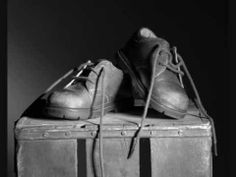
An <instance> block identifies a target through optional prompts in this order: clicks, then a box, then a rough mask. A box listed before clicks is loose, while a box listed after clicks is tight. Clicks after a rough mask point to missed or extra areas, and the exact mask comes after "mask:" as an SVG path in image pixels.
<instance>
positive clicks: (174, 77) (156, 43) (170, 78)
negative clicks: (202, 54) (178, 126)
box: [117, 28, 189, 119]
mask: <svg viewBox="0 0 236 177" xmlns="http://www.w3.org/2000/svg"><path fill="white" fill-rule="evenodd" d="M175 54H176V53H175V51H172V50H171V49H170V47H169V43H168V42H167V41H166V40H164V39H162V38H159V37H157V36H156V35H155V34H154V33H153V32H152V31H151V30H150V29H148V28H141V29H139V30H138V31H137V32H135V33H134V34H133V36H132V37H131V38H130V39H129V40H128V41H127V43H126V44H125V46H124V47H123V48H122V49H120V50H119V51H118V52H117V55H118V57H117V63H118V65H119V67H121V68H122V69H123V71H124V72H125V73H128V74H129V75H130V77H131V79H132V86H133V90H134V97H135V98H137V99H140V98H141V99H143V100H145V101H146V98H147V95H148V91H149V88H150V87H151V85H152V87H153V88H152V94H151V98H150V106H151V107H152V108H153V109H155V110H157V111H158V112H161V113H164V114H165V115H168V116H170V117H173V118H177V119H180V118H183V117H184V116H185V114H186V113H187V109H188V105H189V98H188V96H187V94H186V92H185V89H184V87H183V83H182V75H183V72H182V71H181V70H180V67H179V65H178V64H179V63H178V59H177V54H176V55H175ZM152 82H153V83H152Z"/></svg>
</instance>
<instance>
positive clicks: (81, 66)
mask: <svg viewBox="0 0 236 177" xmlns="http://www.w3.org/2000/svg"><path fill="white" fill-rule="evenodd" d="M93 65H94V63H92V62H91V61H90V60H88V61H87V62H86V63H84V64H81V65H80V67H77V68H74V69H71V70H69V71H68V72H67V73H66V74H64V75H63V76H61V77H60V78H59V79H58V80H56V81H55V82H54V83H53V84H51V85H50V86H49V87H48V88H47V89H46V91H45V92H44V93H43V94H42V96H43V95H45V94H46V93H48V92H50V91H51V90H52V89H53V88H54V87H56V86H57V85H58V84H59V83H60V82H62V81H63V80H64V79H66V78H67V77H68V76H70V75H71V74H72V73H74V72H78V73H77V74H76V76H74V77H73V79H72V80H71V81H70V82H69V83H68V84H66V86H65V87H64V88H67V87H69V86H70V85H72V84H73V82H74V81H76V80H87V81H89V82H92V81H91V80H90V79H89V78H88V77H83V76H80V75H81V74H82V72H83V70H85V69H88V70H91V71H92V72H94V73H95V74H96V75H97V76H98V77H99V76H101V75H102V104H101V117H100V122H99V163H100V171H101V177H104V157H103V117H104V106H105V79H104V77H105V69H104V67H103V66H102V68H101V69H100V71H99V73H97V72H96V71H95V70H94V69H93V68H91V67H90V66H93ZM92 83H93V82H92Z"/></svg>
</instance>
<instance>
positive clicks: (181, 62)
mask: <svg viewBox="0 0 236 177" xmlns="http://www.w3.org/2000/svg"><path fill="white" fill-rule="evenodd" d="M161 51H162V50H161V49H159V48H158V49H157V55H156V58H155V60H154V63H153V68H152V77H151V84H150V87H149V91H148V96H147V99H146V104H145V107H144V112H143V115H142V119H141V123H140V126H139V127H138V130H137V132H136V133H135V135H134V137H133V139H132V142H131V148H130V151H129V154H128V158H131V156H132V154H133V152H134V150H135V147H136V144H137V142H138V140H139V138H140V134H141V131H142V129H143V126H144V121H145V119H146V116H147V112H148V107H149V104H150V100H151V95H152V90H153V86H154V81H155V78H156V77H158V76H159V75H160V74H161V73H162V72H159V73H158V74H157V75H155V74H156V64H157V62H158V58H159V56H160V52H161ZM173 51H174V55H175V61H176V63H177V64H173V58H172V55H171V53H170V52H167V51H166V52H167V53H168V54H169V55H170V60H169V61H168V63H167V64H165V63H160V64H162V65H163V66H165V67H166V68H168V69H170V70H171V71H173V72H176V73H178V74H179V79H180V82H181V85H182V86H183V83H182V75H184V73H183V72H182V71H181V70H180V66H183V69H184V71H185V73H186V75H187V77H188V79H189V81H190V83H191V86H192V88H193V91H194V93H195V96H196V100H195V101H196V104H197V106H198V108H199V109H200V111H201V112H202V114H203V115H204V116H205V117H206V118H208V120H209V121H210V124H211V127H212V139H213V144H214V149H213V151H214V154H215V156H217V138H216V132H215V125H214V120H213V119H212V117H210V116H209V115H208V114H207V112H206V110H205V108H204V107H203V104H202V102H201V99H200V96H199V93H198V91H197V89H196V86H195V84H194V82H193V79H192V77H191V75H190V73H189V71H188V69H187V67H186V65H185V63H184V60H183V58H182V57H181V56H180V55H179V54H178V53H177V48H176V47H173ZM178 60H179V61H178Z"/></svg>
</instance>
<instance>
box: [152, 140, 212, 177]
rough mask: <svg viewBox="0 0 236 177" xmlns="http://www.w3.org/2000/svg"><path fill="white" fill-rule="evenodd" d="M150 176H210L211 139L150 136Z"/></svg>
mask: <svg viewBox="0 0 236 177" xmlns="http://www.w3.org/2000/svg"><path fill="white" fill-rule="evenodd" d="M151 157H152V158H151V160H152V176H153V177H154V176H157V177H158V176H161V177H210V176H211V139H210V138H209V137H206V138H202V137H201V138H199V137H194V138H174V139H173V138H151Z"/></svg>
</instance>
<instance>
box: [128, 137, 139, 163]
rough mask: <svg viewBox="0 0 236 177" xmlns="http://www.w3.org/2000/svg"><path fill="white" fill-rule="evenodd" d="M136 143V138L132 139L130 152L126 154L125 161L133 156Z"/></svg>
mask: <svg viewBox="0 0 236 177" xmlns="http://www.w3.org/2000/svg"><path fill="white" fill-rule="evenodd" d="M137 142H138V138H137V137H136V138H133V140H132V141H131V148H130V151H129V153H128V157H127V159H130V158H131V157H132V155H133V154H134V150H135V147H136V144H137Z"/></svg>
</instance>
